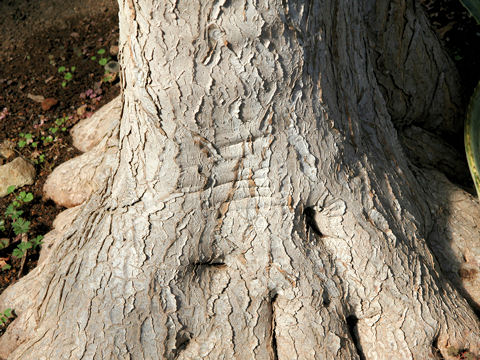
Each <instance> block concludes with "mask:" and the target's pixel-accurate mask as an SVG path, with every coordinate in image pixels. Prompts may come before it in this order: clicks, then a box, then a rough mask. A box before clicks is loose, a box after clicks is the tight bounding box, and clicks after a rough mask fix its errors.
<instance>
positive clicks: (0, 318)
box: [0, 308, 13, 325]
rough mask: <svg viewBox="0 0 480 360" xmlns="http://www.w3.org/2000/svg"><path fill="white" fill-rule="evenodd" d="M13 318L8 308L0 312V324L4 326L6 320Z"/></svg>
mask: <svg viewBox="0 0 480 360" xmlns="http://www.w3.org/2000/svg"><path fill="white" fill-rule="evenodd" d="M12 317H13V314H12V309H10V308H8V309H5V310H4V311H3V312H0V324H1V325H3V324H5V323H6V322H7V321H8V319H11V318H12Z"/></svg>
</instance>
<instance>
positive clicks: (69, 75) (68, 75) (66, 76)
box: [63, 72, 73, 81]
mask: <svg viewBox="0 0 480 360" xmlns="http://www.w3.org/2000/svg"><path fill="white" fill-rule="evenodd" d="M63 78H64V79H65V80H68V81H70V80H72V79H73V74H72V73H71V72H67V73H65V75H64V76H63Z"/></svg>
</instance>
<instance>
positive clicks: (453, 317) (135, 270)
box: [9, 0, 480, 360]
mask: <svg viewBox="0 0 480 360" xmlns="http://www.w3.org/2000/svg"><path fill="white" fill-rule="evenodd" d="M119 3H120V29H121V34H120V42H121V56H122V64H123V80H122V81H123V88H124V93H123V97H124V108H123V115H122V120H121V125H120V135H119V157H118V164H117V165H116V166H115V168H114V171H113V174H112V176H111V177H110V179H109V181H108V184H107V186H106V187H105V188H104V189H103V190H102V191H99V192H97V193H96V194H95V195H93V196H92V198H91V199H90V200H89V202H88V203H86V204H85V205H84V207H83V209H82V213H81V214H80V215H79V216H78V217H77V220H76V222H75V224H74V229H72V230H71V231H69V232H67V233H66V235H65V236H64V238H63V239H62V241H61V242H58V244H57V245H56V246H55V248H54V249H53V250H51V251H54V253H55V254H56V256H57V259H58V262H56V263H51V262H50V263H48V264H45V265H44V266H43V268H42V271H41V272H37V273H35V278H34V276H33V275H30V276H28V277H27V278H26V279H25V280H23V286H25V287H26V288H27V290H28V288H29V286H30V287H31V288H34V289H36V290H35V291H33V293H34V294H35V295H34V299H33V300H31V301H32V302H31V303H26V302H24V303H23V309H24V313H25V314H27V313H28V314H30V318H31V319H32V321H35V326H33V328H32V329H30V331H29V332H28V333H27V334H26V335H24V337H25V338H24V339H23V343H22V344H21V345H20V346H19V347H18V348H17V349H16V350H15V351H14V352H13V353H12V354H11V355H10V357H9V359H24V360H25V359H35V360H38V359H139V360H140V359H280V360H283V359H427V358H436V357H437V356H440V355H439V354H440V353H441V354H442V356H443V357H444V358H449V355H448V352H447V350H446V349H447V347H455V348H459V349H468V350H469V351H471V352H473V353H475V352H478V350H479V340H478V339H479V338H480V328H479V322H478V319H477V317H476V316H475V314H474V312H473V311H472V310H471V308H470V306H469V305H468V304H467V302H466V301H465V299H464V298H463V297H462V296H461V295H459V293H458V291H457V290H456V289H455V288H454V287H453V286H452V285H450V283H449V282H448V281H447V280H446V279H445V277H444V276H443V275H442V272H441V269H440V267H439V265H438V263H436V261H435V260H434V256H433V255H432V252H431V251H430V249H429V248H428V246H427V243H426V240H425V239H426V238H427V237H428V235H429V232H430V231H431V228H432V223H433V220H432V219H431V217H430V208H429V205H428V203H427V201H426V198H427V197H428V196H429V194H428V193H427V192H426V191H425V190H424V188H423V187H422V185H420V183H419V182H418V181H417V179H416V177H415V176H414V174H413V173H412V171H411V170H410V167H409V163H408V161H407V159H406V157H405V156H404V154H403V150H402V148H401V146H400V144H399V142H398V139H397V133H396V130H395V128H394V126H393V123H392V117H391V115H390V113H389V111H390V112H391V111H392V110H391V108H390V107H389V104H390V100H389V99H388V98H386V95H385V91H382V86H386V85H381V83H383V84H385V81H384V80H381V81H380V80H379V79H378V76H377V75H376V71H377V70H378V69H377V63H376V62H375V61H374V60H375V59H374V55H373V52H372V51H373V50H372V47H371V45H372V44H371V42H372V41H375V37H374V36H373V35H371V21H372V18H371V16H372V7H373V5H374V4H375V3H376V1H373V0H364V1H346V0H345V1H343V0H321V1H314V0H312V1H300V0H298V1H287V0H283V1H282V0H270V1H267V0H264V1H260V0H248V1H239V0H230V1H228V0H217V1H207V0H184V1H153V0H138V1H133V0H119ZM392 3H398V4H403V6H405V7H406V8H407V9H409V11H410V10H412V9H413V8H412V6H413V5H412V4H411V3H410V2H403V1H394V2H392ZM379 11H380V10H379ZM417 11H419V10H418V9H417ZM403 21H406V19H405V18H398V19H397V21H395V22H393V24H395V25H398V26H402V24H403V23H402V22H403ZM391 26H393V25H391ZM419 26H420V25H419ZM422 26H425V25H422ZM425 31H426V32H427V33H428V29H427V30H425ZM411 36H412V39H413V36H414V34H412V35H411ZM429 39H430V40H428V39H427V40H428V41H431V44H430V46H431V47H433V48H435V49H437V48H438V49H439V45H438V43H437V42H436V39H435V38H434V37H431V38H429ZM412 41H413V40H412ZM378 44H379V46H383V47H387V46H394V43H392V44H391V45H390V43H389V42H388V41H385V42H384V43H378ZM416 50H417V51H413V50H412V49H407V51H408V52H409V54H411V57H413V59H415V58H416V57H419V56H420V57H424V56H427V54H426V52H428V49H427V48H421V47H418V48H416ZM376 51H378V48H377V49H376ZM419 52H420V55H419ZM384 53H385V54H387V52H384ZM435 54H437V53H435ZM438 54H440V55H439V56H445V55H443V53H442V52H441V51H439V52H438ZM386 58H387V59H388V56H386ZM436 61H438V62H442V61H446V60H445V59H443V60H442V59H436ZM399 66H403V65H402V64H399ZM437 70H438V69H437ZM392 71H395V68H394V67H393V69H392ZM434 71H436V70H435V69H432V72H434ZM424 85H426V84H424V83H419V84H415V83H410V82H409V83H408V86H409V89H414V90H415V91H416V93H417V94H418V99H416V100H417V102H419V103H421V104H422V106H423V104H424V102H422V99H421V98H422V97H428V96H429V94H430V93H431V91H430V93H429V91H427V90H425V91H423V90H424V87H423V86H424ZM425 89H426V88H425ZM435 89H436V90H435V91H442V89H443V88H439V87H437V88H435ZM417 102H412V103H411V104H410V105H411V106H417V105H416V103H417ZM413 110H414V109H411V111H413ZM396 111H397V113H401V114H400V115H398V116H397V115H396V117H398V118H400V117H402V116H404V117H406V116H410V115H409V114H410V112H405V111H403V110H402V109H397V110H396ZM402 111H403V112H402ZM422 111H424V112H428V111H429V108H428V106H427V107H425V108H422ZM452 111H453V110H452ZM413 112H414V113H415V114H416V112H415V111H413ZM18 309H19V310H18V312H19V313H20V319H21V318H22V315H21V309H22V306H20V305H19V306H18Z"/></svg>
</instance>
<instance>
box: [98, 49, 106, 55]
mask: <svg viewBox="0 0 480 360" xmlns="http://www.w3.org/2000/svg"><path fill="white" fill-rule="evenodd" d="M105 51H106V50H105V49H100V50H98V51H97V54H98V55H103V54H105Z"/></svg>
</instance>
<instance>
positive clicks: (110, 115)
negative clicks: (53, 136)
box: [70, 96, 122, 152]
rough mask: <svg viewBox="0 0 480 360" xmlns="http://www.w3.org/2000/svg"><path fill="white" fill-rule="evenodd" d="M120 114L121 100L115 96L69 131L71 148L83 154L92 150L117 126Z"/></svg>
mask: <svg viewBox="0 0 480 360" xmlns="http://www.w3.org/2000/svg"><path fill="white" fill-rule="evenodd" d="M121 113H122V98H121V96H117V97H116V98H115V99H113V100H112V101H110V102H109V103H108V104H106V105H104V106H102V107H101V108H100V109H98V110H97V111H96V112H95V114H94V115H93V116H92V117H91V118H87V119H84V120H82V121H79V122H78V124H76V125H75V126H74V127H73V128H72V130H70V135H72V140H73V146H75V147H76V148H77V149H78V150H80V151H83V152H86V151H89V150H91V149H93V147H94V146H95V145H97V144H99V143H100V141H102V139H103V138H104V137H105V135H107V134H108V132H109V131H110V130H111V129H112V128H113V127H115V126H118V123H119V121H120V115H121Z"/></svg>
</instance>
